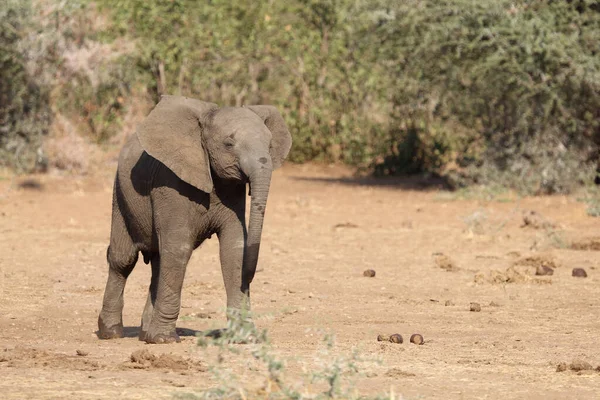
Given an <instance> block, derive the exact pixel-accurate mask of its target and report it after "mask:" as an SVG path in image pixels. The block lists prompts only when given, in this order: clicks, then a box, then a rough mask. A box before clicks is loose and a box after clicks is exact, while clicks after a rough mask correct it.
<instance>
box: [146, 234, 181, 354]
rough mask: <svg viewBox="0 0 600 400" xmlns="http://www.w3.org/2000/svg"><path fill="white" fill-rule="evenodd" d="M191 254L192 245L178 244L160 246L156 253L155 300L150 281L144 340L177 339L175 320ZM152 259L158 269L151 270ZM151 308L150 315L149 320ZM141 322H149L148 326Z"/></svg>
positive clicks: (161, 340) (153, 341)
mask: <svg viewBox="0 0 600 400" xmlns="http://www.w3.org/2000/svg"><path fill="white" fill-rule="evenodd" d="M190 256H191V246H178V247H177V250H173V249H172V248H161V249H160V251H159V254H158V255H157V256H156V257H155V258H153V259H152V263H153V268H152V269H153V271H152V273H153V275H154V274H155V273H156V272H158V281H157V282H156V297H155V299H154V302H153V301H152V300H153V299H152V297H153V294H152V291H153V289H152V285H151V287H150V293H149V294H148V297H149V298H148V301H149V302H150V305H148V303H147V304H146V309H145V310H144V316H143V317H142V333H143V334H144V340H145V341H146V342H147V343H172V342H179V336H178V335H177V333H176V332H175V324H176V322H177V317H178V316H179V310H180V308H181V289H182V287H183V278H184V276H185V269H186V266H187V263H188V261H189V259H190ZM155 263H156V264H158V265H157V267H156V269H157V271H155V270H154V269H155V267H154V265H155ZM153 279H154V277H153ZM152 303H154V305H153V307H152ZM150 312H151V314H152V315H151V318H150V319H149V322H148V315H149V313H150ZM144 325H147V326H148V328H147V330H145V327H144Z"/></svg>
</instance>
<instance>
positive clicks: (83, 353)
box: [75, 349, 90, 357]
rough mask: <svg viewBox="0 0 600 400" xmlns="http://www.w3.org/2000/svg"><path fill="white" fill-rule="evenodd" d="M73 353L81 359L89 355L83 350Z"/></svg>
mask: <svg viewBox="0 0 600 400" xmlns="http://www.w3.org/2000/svg"><path fill="white" fill-rule="evenodd" d="M75 352H76V353H77V355H78V356H81V357H85V356H87V355H88V354H90V353H89V352H87V351H85V350H79V349H77V350H76V351H75Z"/></svg>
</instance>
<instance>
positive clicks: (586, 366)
mask: <svg viewBox="0 0 600 400" xmlns="http://www.w3.org/2000/svg"><path fill="white" fill-rule="evenodd" d="M569 368H570V369H571V371H589V370H592V369H594V368H593V367H592V365H591V364H590V363H589V362H587V361H583V360H573V362H572V363H571V365H569Z"/></svg>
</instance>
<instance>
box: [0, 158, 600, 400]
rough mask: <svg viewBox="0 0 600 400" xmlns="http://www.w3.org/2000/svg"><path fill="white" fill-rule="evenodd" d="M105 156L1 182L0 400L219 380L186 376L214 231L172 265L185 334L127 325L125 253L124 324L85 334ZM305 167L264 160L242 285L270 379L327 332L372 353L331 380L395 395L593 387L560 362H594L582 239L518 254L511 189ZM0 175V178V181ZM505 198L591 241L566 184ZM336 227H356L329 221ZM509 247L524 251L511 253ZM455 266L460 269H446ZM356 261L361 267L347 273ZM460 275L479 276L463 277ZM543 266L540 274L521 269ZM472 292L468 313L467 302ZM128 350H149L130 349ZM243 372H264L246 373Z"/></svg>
mask: <svg viewBox="0 0 600 400" xmlns="http://www.w3.org/2000/svg"><path fill="white" fill-rule="evenodd" d="M107 165H108V166H103V168H98V169H97V170H96V169H92V168H90V169H89V170H90V171H96V172H97V173H98V174H101V175H99V176H92V175H88V176H86V177H75V176H66V175H64V176H63V175H61V176H58V175H56V176H54V175H39V176H36V177H35V178H36V179H38V180H39V181H40V182H41V183H42V184H44V190H43V191H38V190H21V189H18V188H17V187H16V184H15V185H14V186H15V190H11V191H8V192H7V193H6V195H5V196H3V195H0V254H1V255H2V256H0V358H1V360H2V361H0V377H1V379H2V380H1V382H2V383H1V385H2V392H1V395H0V397H2V400H5V399H7V400H17V399H18V400H21V399H24V398H32V399H58V398H60V399H66V400H73V399H77V400H82V399H83V400H92V399H93V400H108V399H114V398H119V399H127V400H129V399H131V400H133V399H140V398H148V399H172V398H173V396H174V394H178V393H179V394H185V393H194V394H197V395H198V396H199V397H200V396H201V395H202V391H203V390H209V389H212V390H214V389H218V388H219V387H221V386H222V385H223V384H222V382H220V381H218V380H217V379H216V378H215V377H214V376H213V374H212V373H210V372H201V371H203V370H204V369H205V368H204V367H205V366H206V367H208V366H210V367H213V366H215V364H214V363H215V362H216V361H215V360H216V359H217V357H218V351H219V350H220V349H217V348H208V349H205V350H202V351H198V352H197V353H196V350H195V349H196V338H195V337H194V335H193V332H204V331H207V330H212V329H218V328H223V327H225V326H226V324H227V320H226V316H225V311H224V310H225V309H226V306H227V300H226V296H225V288H224V284H223V277H222V273H221V266H220V263H219V243H218V240H217V238H216V237H213V239H211V240H207V241H206V242H205V243H203V244H202V246H201V247H200V248H198V249H197V250H196V251H195V252H194V253H193V255H192V257H191V259H190V263H189V265H188V267H187V269H186V278H185V281H184V289H183V292H182V299H181V305H182V309H181V313H180V315H181V316H182V317H181V318H180V320H179V321H178V322H177V328H178V332H181V329H188V330H189V332H190V335H189V336H185V335H180V336H181V340H182V341H181V343H174V344H170V345H156V346H152V345H144V344H142V343H140V342H139V340H138V339H137V336H138V333H139V323H140V317H141V313H142V310H143V309H144V306H145V303H146V299H147V294H148V284H149V282H150V275H151V269H150V267H149V266H147V265H146V264H144V263H143V260H141V259H140V260H139V262H138V265H137V266H136V268H135V269H134V271H133V272H132V274H131V276H130V277H129V279H128V282H127V286H126V288H125V308H124V310H123V322H124V324H125V329H124V331H125V338H123V339H115V340H107V341H103V340H98V338H97V336H96V335H95V334H94V332H95V330H96V324H97V322H96V321H97V318H98V312H99V309H100V307H101V305H102V295H103V290H104V287H105V284H106V278H107V272H108V266H107V263H106V248H107V245H108V240H109V236H110V218H111V202H112V187H113V178H114V163H113V164H107ZM311 168H312V167H310V166H294V165H292V166H285V167H283V168H281V169H278V170H276V171H275V172H274V175H273V181H272V185H271V190H270V195H269V211H268V212H267V214H266V216H265V217H266V219H265V227H264V231H263V243H262V244H263V245H262V246H261V254H260V261H259V270H260V271H261V272H260V273H257V275H256V277H255V279H254V281H253V282H252V309H253V311H254V312H255V313H256V314H257V318H256V320H255V323H256V325H257V328H259V329H261V330H262V329H266V330H268V332H269V338H270V343H271V345H272V349H273V352H274V354H276V355H277V358H278V359H279V358H280V359H283V360H285V361H286V365H285V371H284V375H282V376H285V377H286V379H288V378H289V380H288V381H287V382H286V383H288V384H292V385H294V384H295V383H296V382H298V380H299V379H300V378H301V377H302V376H304V372H305V371H316V372H318V371H322V370H323V367H324V366H325V367H327V366H328V365H330V366H332V364H328V365H324V364H323V363H322V362H324V361H323V359H324V358H327V360H329V358H328V357H325V356H323V355H322V353H321V350H324V351H325V349H324V344H323V340H324V337H325V336H326V335H330V336H329V337H335V344H334V345H333V346H332V347H331V348H327V350H326V351H327V352H328V354H329V355H330V356H331V357H334V358H335V359H336V360H348V359H349V357H352V354H353V353H354V352H356V353H357V354H358V356H359V357H361V358H363V359H368V360H372V359H377V360H380V361H381V364H377V365H374V364H370V363H368V364H367V365H363V364H361V365H360V366H359V373H358V374H354V375H351V376H344V379H346V378H348V379H349V380H351V381H352V383H353V386H354V387H355V388H356V391H357V397H358V396H364V397H365V398H367V397H368V398H374V397H376V396H386V393H387V397H389V393H390V391H391V388H392V387H393V390H394V393H395V397H396V398H400V397H401V396H402V398H406V399H413V398H444V399H448V400H454V399H462V400H470V399H479V398H482V397H486V396H487V397H494V398H496V397H499V398H502V399H505V400H512V399H517V398H527V399H532V400H542V399H547V398H549V397H552V398H578V399H594V398H597V393H600V379H598V378H597V376H596V375H594V376H591V375H590V376H584V377H582V376H579V375H578V374H580V373H581V374H584V375H585V374H597V372H596V371H592V370H581V371H572V370H570V369H569V364H570V363H571V360H573V359H577V358H581V359H583V360H587V361H588V362H589V363H591V365H593V366H594V367H595V366H596V365H597V364H598V360H600V335H598V331H599V330H600V321H599V320H598V318H595V316H597V315H598V312H599V308H598V304H597V303H598V302H596V301H595V299H598V298H599V297H600V285H598V284H597V283H598V276H597V275H596V274H595V271H597V270H598V268H600V266H599V261H598V257H597V253H595V252H593V251H573V250H572V249H569V248H568V246H566V247H558V248H553V247H549V248H548V249H544V251H547V253H535V252H533V250H532V246H531V244H532V242H534V241H535V240H536V239H538V238H539V237H541V236H543V235H546V232H545V231H543V230H542V231H540V230H536V229H533V228H532V229H524V228H521V227H520V225H521V220H520V217H521V215H520V214H517V215H516V217H517V218H516V219H515V214H514V210H515V206H516V205H515V203H514V202H496V201H493V200H492V201H485V202H482V201H479V200H473V199H456V200H452V201H440V199H439V197H438V195H439V192H435V191H421V190H415V189H411V188H407V187H403V186H393V185H389V184H385V182H386V181H385V179H382V180H373V181H370V183H369V184H368V185H366V184H363V183H361V182H356V181H354V180H353V178H352V174H347V175H343V176H342V175H334V172H335V171H337V170H335V169H333V170H332V169H329V168H323V169H320V170H315V169H311ZM332 171H333V172H332ZM340 177H342V178H343V179H341V178H340ZM382 183H383V184H382ZM10 185H11V180H10V179H0V193H4V191H5V189H6V188H7V187H9V186H10ZM519 207H522V208H521V209H523V208H525V209H529V210H532V209H535V210H536V211H537V212H539V213H540V214H543V215H544V217H547V219H548V220H551V221H553V222H555V223H556V224H559V225H560V224H567V225H568V228H569V235H570V236H569V237H571V238H576V239H578V240H581V241H583V239H585V238H594V237H600V235H599V234H598V224H597V222H598V221H597V218H596V219H595V218H592V217H589V216H588V215H587V214H586V213H585V204H581V203H579V202H577V200H576V199H575V198H574V197H569V196H549V197H540V198H522V199H519ZM476 210H479V211H481V212H482V213H485V215H487V216H488V217H489V219H488V220H487V221H488V222H487V224H488V225H485V226H491V225H490V224H495V221H508V222H507V223H506V224H505V225H503V228H502V230H501V231H499V232H497V233H494V234H493V235H491V234H490V235H489V236H488V235H483V236H475V237H474V238H473V237H469V236H468V235H465V234H464V230H465V223H464V220H463V219H461V218H460V217H459V216H462V215H470V214H472V213H473V212H474V211H476ZM407 220H410V221H412V229H407V227H406V225H404V221H407ZM340 223H352V224H355V225H358V226H359V227H358V228H356V227H352V226H340V227H338V228H334V229H332V228H333V227H335V225H336V224H340ZM569 243H570V242H569ZM586 247H588V246H586ZM436 254H438V255H446V256H447V257H448V259H449V261H444V259H443V258H440V259H439V260H438V262H439V265H438V264H437V263H436V262H435V259H434V256H435V255H436ZM477 255H482V256H477ZM540 255H541V257H542V258H541V259H540V258H533V259H530V260H527V257H526V256H536V257H540ZM550 255H551V256H550ZM140 258H141V257H140ZM516 260H519V261H521V260H525V262H524V263H525V264H526V265H515V266H513V263H514V261H516ZM559 261H560V264H561V265H559ZM540 264H547V265H549V266H551V267H552V266H553V265H554V266H556V267H559V268H558V269H556V270H555V272H554V275H553V276H552V277H548V278H546V277H543V276H540V277H536V276H535V275H533V274H534V272H535V270H536V267H537V266H538V265H540ZM511 266H513V267H512V268H509V267H511ZM455 267H460V270H458V271H457V272H452V273H449V272H446V271H447V270H450V271H455ZM566 267H569V268H566ZM573 267H584V268H585V269H586V270H588V274H589V276H588V278H585V279H581V278H572V277H571V269H572V268H573ZM367 269H373V270H376V271H377V277H376V278H365V277H363V276H362V272H363V271H364V270H367ZM492 270H497V271H495V272H494V273H492ZM474 271H477V273H481V277H482V284H474V283H473V276H474V274H475V272H474ZM535 278H540V279H543V281H542V280H539V281H533V280H531V279H535ZM547 279H553V281H552V282H553V284H551V285H550V284H541V283H540V284H533V283H532V282H544V283H548V282H550V281H549V280H547ZM507 283H514V284H512V285H509V284H507ZM431 299H437V301H431ZM474 301H476V302H478V303H479V304H480V305H481V308H482V311H481V312H469V305H470V302H474ZM492 302H497V303H499V304H501V305H502V306H501V307H493V304H492ZM453 304H455V305H453ZM208 317H210V318H208ZM382 332H387V333H388V335H389V334H391V333H394V332H399V333H402V334H403V335H405V339H406V341H405V342H404V344H395V343H390V342H389V341H381V342H378V341H376V340H375V339H376V337H377V334H378V333H382ZM415 332H419V333H421V334H422V335H423V337H425V338H427V339H426V344H425V345H424V346H416V345H413V344H411V343H408V342H409V336H410V334H411V333H415ZM233 346H234V347H235V348H236V349H239V350H240V351H241V353H240V354H229V353H228V354H227V355H225V357H224V361H223V363H222V364H220V365H221V366H220V367H219V368H222V369H221V370H220V371H224V372H227V373H230V374H231V375H233V376H237V377H239V378H240V379H239V380H240V381H242V382H245V383H247V382H253V383H256V384H257V385H258V384H262V383H263V382H264V381H265V380H266V378H268V372H267V368H266V366H265V365H264V364H261V363H260V362H258V361H257V360H256V359H254V358H253V357H252V355H249V353H248V351H247V350H246V349H247V348H248V345H233ZM238 346H239V347H238ZM4 349H6V350H4ZM140 349H145V350H148V352H149V353H138V354H136V356H135V357H134V358H135V361H132V360H131V358H130V356H131V355H132V353H136V352H137V351H139V350H140ZM77 350H80V352H79V353H80V354H81V355H77V352H76V351H77ZM161 353H166V354H165V355H162V356H161ZM86 354H87V355H86ZM279 355H281V357H279ZM198 360H199V361H201V362H200V363H198ZM465 360H466V361H468V362H465ZM124 361H127V363H125V364H123V362H124ZM559 361H568V362H567V363H566V367H567V371H568V372H565V373H555V372H554V369H555V368H556V366H557V364H558V362H559ZM254 368H257V369H258V370H254ZM96 369H97V370H96ZM211 369H212V368H211ZM329 371H335V370H334V369H331V368H330V369H329ZM386 371H387V372H388V373H386ZM257 374H259V375H261V377H262V378H265V379H264V380H261V381H260V382H259V381H257V379H256V375H257ZM411 374H414V375H415V376H412V375H411ZM226 376H230V375H226ZM226 383H227V382H226ZM184 385H185V387H184ZM301 389H302V390H303V391H304V389H306V391H310V390H311V388H310V387H309V386H307V387H305V388H301ZM344 389H345V388H344ZM246 393H248V392H246ZM246 398H253V397H252V396H250V395H247V396H246Z"/></svg>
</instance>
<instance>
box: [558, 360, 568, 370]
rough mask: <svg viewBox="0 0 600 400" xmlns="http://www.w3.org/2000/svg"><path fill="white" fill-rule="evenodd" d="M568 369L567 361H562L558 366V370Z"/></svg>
mask: <svg viewBox="0 0 600 400" xmlns="http://www.w3.org/2000/svg"><path fill="white" fill-rule="evenodd" d="M566 370H567V363H564V362H561V363H558V365H557V366H556V372H564V371H566Z"/></svg>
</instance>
